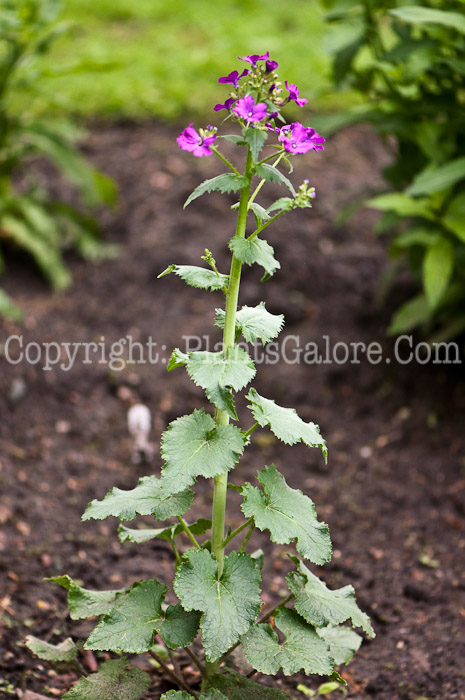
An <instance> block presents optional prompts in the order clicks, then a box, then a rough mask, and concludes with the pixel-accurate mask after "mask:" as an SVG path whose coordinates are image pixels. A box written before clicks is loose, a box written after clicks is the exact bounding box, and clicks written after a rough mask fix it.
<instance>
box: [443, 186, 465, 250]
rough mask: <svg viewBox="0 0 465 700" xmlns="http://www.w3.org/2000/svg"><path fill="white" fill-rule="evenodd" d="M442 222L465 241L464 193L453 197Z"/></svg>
mask: <svg viewBox="0 0 465 700" xmlns="http://www.w3.org/2000/svg"><path fill="white" fill-rule="evenodd" d="M442 223H443V224H444V226H447V228H448V229H449V231H452V233H454V234H455V235H456V236H457V238H458V239H459V240H460V241H462V243H465V193H461V194H459V195H457V197H455V198H454V199H453V200H452V202H451V203H450V204H449V206H448V208H447V211H446V213H445V214H444V216H443V218H442Z"/></svg>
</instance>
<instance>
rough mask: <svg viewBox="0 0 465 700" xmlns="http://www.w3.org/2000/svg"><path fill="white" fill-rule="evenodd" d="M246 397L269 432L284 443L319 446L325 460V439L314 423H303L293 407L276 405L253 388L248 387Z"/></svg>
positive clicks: (254, 412) (250, 406) (258, 420)
mask: <svg viewBox="0 0 465 700" xmlns="http://www.w3.org/2000/svg"><path fill="white" fill-rule="evenodd" d="M246 398H247V399H249V401H251V405H249V408H250V410H251V411H252V413H253V417H254V418H255V420H256V421H257V423H258V424H259V425H261V426H262V427H264V426H265V425H268V426H269V428H270V430H271V432H272V433H274V434H275V435H276V437H277V438H279V439H280V440H282V441H283V442H285V443H286V445H295V444H296V443H297V442H303V443H305V445H308V447H319V448H320V449H321V451H322V453H323V456H324V458H325V461H326V457H327V454H328V451H327V449H326V441H325V440H324V438H323V437H322V436H321V435H320V429H319V427H318V426H317V425H316V424H315V423H305V421H303V420H302V418H300V417H299V415H298V414H297V412H296V411H295V409H294V408H283V406H278V405H277V404H276V403H275V402H274V401H273V400H272V399H265V398H264V397H263V396H260V394H259V393H258V392H257V391H256V390H255V389H250V391H249V393H248V394H247V397H246Z"/></svg>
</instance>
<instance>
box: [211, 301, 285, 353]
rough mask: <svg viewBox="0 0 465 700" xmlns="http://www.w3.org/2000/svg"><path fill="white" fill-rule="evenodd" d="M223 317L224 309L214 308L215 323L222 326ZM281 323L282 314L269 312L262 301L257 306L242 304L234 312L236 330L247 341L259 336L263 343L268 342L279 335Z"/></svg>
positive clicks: (256, 338)
mask: <svg viewBox="0 0 465 700" xmlns="http://www.w3.org/2000/svg"><path fill="white" fill-rule="evenodd" d="M224 319H225V311H224V310H223V309H216V318H215V323H216V325H217V326H219V327H220V328H224ZM283 325H284V316H283V315H282V314H279V315H276V314H271V313H270V312H269V311H267V310H266V308H265V304H264V302H263V301H262V302H260V304H259V305H258V306H243V307H242V309H241V310H240V311H238V312H237V314H236V330H237V331H238V332H240V333H242V335H243V336H244V338H245V340H246V341H247V342H248V343H254V342H255V341H256V340H258V339H259V338H260V340H261V341H262V343H263V344H265V343H268V342H269V341H270V340H273V338H276V337H277V336H278V335H279V333H280V332H281V330H282V327H283Z"/></svg>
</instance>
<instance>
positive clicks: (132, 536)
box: [118, 518, 212, 544]
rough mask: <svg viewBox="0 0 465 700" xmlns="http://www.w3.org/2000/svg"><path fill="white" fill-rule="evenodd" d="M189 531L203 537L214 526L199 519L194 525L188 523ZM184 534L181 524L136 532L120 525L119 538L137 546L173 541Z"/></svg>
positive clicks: (207, 521) (209, 521)
mask: <svg viewBox="0 0 465 700" xmlns="http://www.w3.org/2000/svg"><path fill="white" fill-rule="evenodd" d="M187 525H188V527H189V530H190V531H191V532H192V534H194V535H203V534H204V533H205V532H207V530H210V528H211V526H212V521H211V520H207V519H206V518H199V519H198V520H196V521H195V522H194V523H187ZM182 532H184V528H183V527H182V525H181V524H180V523H174V524H173V525H169V526H168V527H161V528H143V529H141V530H135V529H133V528H130V527H126V526H125V525H120V526H119V527H118V537H119V540H120V542H134V543H136V544H142V543H144V542H149V540H153V539H155V538H158V539H162V540H172V539H174V538H175V537H177V536H178V535H180V534H181V533H182Z"/></svg>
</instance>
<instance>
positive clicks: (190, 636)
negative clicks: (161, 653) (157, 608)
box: [158, 603, 200, 649]
mask: <svg viewBox="0 0 465 700" xmlns="http://www.w3.org/2000/svg"><path fill="white" fill-rule="evenodd" d="M199 623H200V612H199V611H198V610H191V611H189V612H187V610H184V608H183V607H182V605H181V604H180V603H177V605H169V606H168V607H167V608H166V610H165V613H164V620H163V622H162V623H161V625H160V627H159V629H158V634H159V635H160V637H161V638H162V639H163V641H164V642H165V644H166V646H168V647H169V648H170V649H179V648H181V647H188V646H189V645H190V644H192V642H193V641H194V639H195V638H196V636H197V632H198V631H199Z"/></svg>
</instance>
